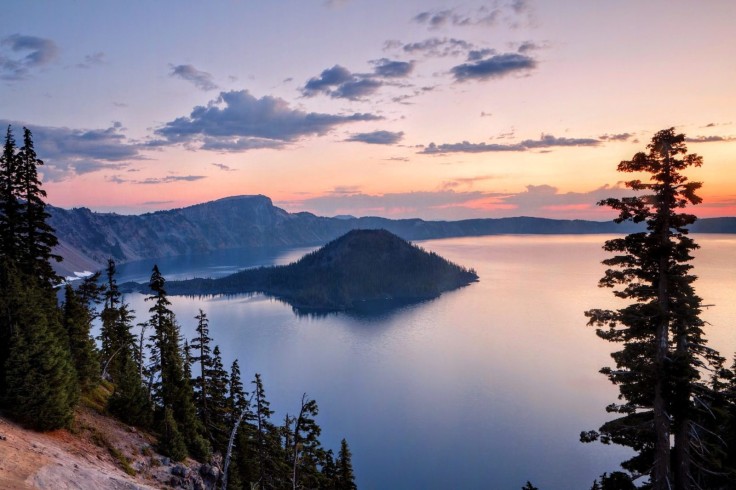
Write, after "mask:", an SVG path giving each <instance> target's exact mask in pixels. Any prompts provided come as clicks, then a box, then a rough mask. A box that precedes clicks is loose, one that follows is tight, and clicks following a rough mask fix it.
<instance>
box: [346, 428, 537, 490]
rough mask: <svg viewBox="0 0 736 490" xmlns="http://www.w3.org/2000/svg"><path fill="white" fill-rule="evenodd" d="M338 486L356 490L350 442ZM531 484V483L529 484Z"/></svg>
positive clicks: (347, 489)
mask: <svg viewBox="0 0 736 490" xmlns="http://www.w3.org/2000/svg"><path fill="white" fill-rule="evenodd" d="M336 465H337V485H336V486H335V488H336V490H355V489H356V488H358V487H357V486H356V485H355V473H354V472H353V455H352V453H351V452H350V448H349V447H348V441H346V440H345V439H343V440H342V441H340V452H339V453H338V455H337V463H336ZM527 484H529V482H527Z"/></svg>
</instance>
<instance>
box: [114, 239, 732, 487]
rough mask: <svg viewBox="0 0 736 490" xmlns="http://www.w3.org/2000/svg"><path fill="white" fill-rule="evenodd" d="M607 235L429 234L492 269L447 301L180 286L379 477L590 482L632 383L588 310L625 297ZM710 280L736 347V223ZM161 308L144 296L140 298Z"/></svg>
mask: <svg viewBox="0 0 736 490" xmlns="http://www.w3.org/2000/svg"><path fill="white" fill-rule="evenodd" d="M605 238H606V237H604V236H495V237H479V238H476V237H474V238H461V239H446V240H432V241H426V242H420V245H422V246H423V247H424V248H425V249H429V250H432V251H435V252H437V253H439V254H440V255H442V256H444V257H447V258H449V259H450V260H453V261H455V262H457V263H459V264H462V265H464V266H466V267H472V268H474V269H475V270H476V271H477V272H478V273H479V275H480V282H478V283H476V284H473V285H471V286H468V287H465V288H462V289H460V290H457V291H454V292H450V293H447V294H444V295H442V296H441V297H440V298H439V299H437V300H434V301H429V302H426V303H421V304H416V305H411V306H407V307H404V308H402V309H399V310H395V311H391V312H383V313H379V314H376V315H374V316H360V317H356V316H350V315H347V314H342V313H341V314H334V315H328V316H325V317H309V316H298V315H296V314H295V313H294V312H293V311H292V309H291V307H290V306H288V305H286V304H283V303H281V302H278V301H275V300H272V299H269V298H267V297H264V296H261V295H256V296H251V297H235V298H232V297H230V298H221V297H220V298H197V299H193V298H179V297H173V298H171V300H172V303H173V310H174V311H175V313H176V315H177V318H178V321H179V323H180V324H181V326H182V332H183V334H184V335H185V336H187V337H188V338H191V337H192V336H193V332H194V326H195V323H196V321H195V320H194V316H195V315H196V314H197V311H198V309H199V308H202V309H203V310H204V311H205V312H206V313H207V315H208V317H209V318H210V331H211V335H212V336H213V337H214V338H215V342H216V343H218V344H219V345H220V348H221V350H222V353H223V357H224V360H225V362H226V363H227V365H228V366H229V364H230V362H232V360H233V359H235V358H238V359H239V360H240V365H241V369H242V372H243V377H244V381H245V379H247V378H249V377H250V378H252V375H253V374H254V373H255V372H259V373H261V374H262V376H263V379H264V382H265V386H266V390H267V396H268V397H269V399H270V400H271V402H272V408H275V409H276V410H277V414H276V415H275V421H276V422H277V423H278V421H280V420H282V419H283V414H284V413H285V412H290V413H294V412H295V411H296V410H297V409H298V403H299V400H300V397H301V394H302V393H303V392H306V393H307V394H308V395H309V396H311V397H313V398H315V399H316V400H317V402H318V404H319V407H320V414H319V417H318V422H319V423H320V425H321V427H322V429H323V433H322V437H321V440H322V442H323V444H324V445H325V446H327V447H329V448H332V449H333V450H337V449H338V447H339V441H340V439H341V438H342V437H345V438H347V440H348V442H349V444H350V447H351V449H352V452H353V464H354V466H355V470H356V474H357V480H358V484H359V487H360V488H363V489H393V488H398V489H403V488H406V489H417V488H423V489H431V488H437V489H440V488H442V489H445V488H452V489H460V488H462V489H518V488H521V486H522V485H524V483H525V482H526V481H527V480H530V481H532V482H533V483H534V484H535V485H536V486H538V487H540V488H542V489H544V490H555V489H559V490H563V489H565V490H566V489H575V488H586V489H587V488H590V485H591V483H592V481H593V479H594V478H596V477H597V476H598V475H600V474H601V473H603V472H604V471H609V472H610V471H612V470H616V469H617V466H618V462H620V461H621V460H622V459H624V458H625V457H626V454H627V452H626V451H625V450H624V449H623V448H619V447H615V446H614V447H607V446H602V445H600V444H585V445H584V444H581V443H580V442H578V436H579V433H580V431H581V430H587V429H595V428H598V426H600V424H601V423H603V422H604V421H605V420H606V419H607V414H606V413H605V411H604V407H605V406H606V405H607V404H609V403H611V402H613V401H614V400H615V397H616V394H617V391H616V389H615V387H613V386H612V385H610V384H609V383H608V382H607V381H606V380H605V378H604V377H603V376H602V375H600V374H598V369H599V368H601V367H602V366H604V365H609V364H610V363H609V357H608V353H609V352H610V349H611V348H610V346H609V345H608V344H607V343H606V342H604V341H602V340H600V339H598V338H597V337H596V336H595V334H594V332H593V331H592V329H590V328H587V327H586V326H585V318H584V316H583V312H584V311H585V310H586V309H589V308H593V307H616V306H617V304H616V303H615V300H614V298H613V297H612V295H611V293H610V291H608V290H601V289H599V288H597V287H596V284H597V281H598V278H599V277H600V276H601V275H602V273H603V266H602V265H600V261H601V260H602V259H603V258H604V257H605V253H604V252H603V251H602V250H601V245H602V243H603V241H604V240H605ZM696 239H697V241H698V242H699V243H700V244H701V245H702V247H703V248H702V250H701V251H700V253H699V256H698V259H697V261H696V262H695V266H696V272H697V274H698V275H699V276H700V278H701V279H700V280H699V281H698V292H699V294H700V295H701V296H702V297H703V298H704V300H705V303H706V304H715V305H716V306H714V307H711V308H709V309H708V310H707V311H706V312H705V314H704V316H705V319H706V320H708V321H709V322H710V323H711V324H712V326H711V327H710V329H709V333H708V336H709V338H710V339H711V341H712V345H713V346H714V347H716V348H718V349H720V350H721V353H722V354H724V355H726V356H727V357H731V356H732V355H733V352H734V348H735V347H736V336H735V335H734V330H733V329H732V328H733V327H732V326H733V325H736V304H734V302H733V298H732V295H733V293H732V291H733V284H734V277H736V236H732V235H726V236H724V235H699V236H697V235H696ZM309 250H310V249H292V250H283V251H272V252H269V253H261V254H258V255H257V256H249V255H247V254H245V253H244V252H242V251H230V252H227V253H222V254H216V255H211V256H205V257H194V258H187V259H170V260H162V261H159V267H160V269H161V271H162V273H163V274H164V275H165V276H167V277H168V278H170V279H175V278H176V279H178V278H186V277H194V276H200V277H201V276H219V275H223V274H226V273H230V272H233V271H235V270H238V269H240V268H243V267H248V266H255V265H263V264H271V263H279V264H281V263H288V262H290V261H292V260H294V259H296V258H298V257H299V256H301V255H302V254H303V253H305V252H307V251H309ZM151 267H152V263H144V264H130V265H127V266H121V267H120V270H121V276H120V278H119V280H120V281H121V282H122V281H126V280H131V279H133V280H146V279H147V277H148V275H149V274H150V269H151ZM127 301H128V302H129V303H130V304H131V305H132V306H133V308H134V309H135V310H136V311H137V312H138V317H139V318H138V320H139V321H141V320H143V319H145V318H146V316H147V309H148V306H149V305H147V304H144V302H143V297H142V296H141V295H138V294H132V295H128V296H127Z"/></svg>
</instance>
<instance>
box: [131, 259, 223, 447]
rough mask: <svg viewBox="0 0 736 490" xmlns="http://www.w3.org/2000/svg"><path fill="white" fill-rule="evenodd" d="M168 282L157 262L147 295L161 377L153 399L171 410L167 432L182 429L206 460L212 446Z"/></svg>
mask: <svg viewBox="0 0 736 490" xmlns="http://www.w3.org/2000/svg"><path fill="white" fill-rule="evenodd" d="M165 283H166V280H165V279H164V277H163V275H162V274H161V272H160V271H159V269H158V266H157V265H154V266H153V271H152V273H151V280H150V282H149V287H150V289H151V291H152V294H151V296H149V297H147V298H146V301H151V302H153V305H152V306H151V308H150V309H149V312H150V313H151V318H150V320H149V324H150V325H151V327H152V328H153V334H152V336H151V341H152V348H153V350H154V355H152V356H151V358H152V359H154V360H155V361H156V364H154V365H153V366H152V367H151V368H152V371H153V375H154V377H157V378H158V381H157V382H156V383H155V385H154V387H155V389H154V395H155V396H154V400H155V401H156V403H157V404H158V405H159V407H160V408H161V409H162V410H163V413H164V414H167V410H170V411H171V415H172V417H171V420H169V418H168V417H166V418H164V421H165V422H166V423H165V424H164V427H163V431H164V433H171V434H174V433H175V432H176V431H179V432H180V433H181V434H182V436H183V438H184V442H185V444H186V447H187V449H188V451H189V453H190V454H191V455H192V456H193V457H195V458H197V459H199V460H205V459H207V458H208V457H209V454H210V446H209V444H208V443H207V441H206V440H205V439H204V437H203V435H202V434H203V427H202V425H201V423H200V422H199V419H198V418H197V415H196V408H195V406H194V401H193V396H194V393H193V391H192V387H191V384H190V382H189V379H186V377H185V376H184V360H183V358H182V352H181V346H180V334H179V326H178V325H177V323H176V318H175V316H174V312H173V311H171V309H170V308H169V306H170V305H171V302H170V301H169V299H168V297H167V294H166V289H165ZM172 422H173V424H176V426H174V425H173V424H172ZM175 439H176V438H172V439H168V440H169V441H174V440H175ZM162 449H163V450H165V451H167V452H168V453H169V455H171V456H172V457H174V455H175V454H177V455H178V454H179V453H178V452H176V451H175V449H176V447H174V446H171V447H166V446H164V447H163V448H162Z"/></svg>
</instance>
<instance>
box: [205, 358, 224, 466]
mask: <svg viewBox="0 0 736 490" xmlns="http://www.w3.org/2000/svg"><path fill="white" fill-rule="evenodd" d="M207 378H208V384H209V386H210V390H209V391H208V396H209V400H208V402H207V408H208V410H209V417H208V419H209V424H210V425H209V426H208V427H206V429H207V432H208V433H209V435H210V442H211V443H212V445H213V447H215V448H216V449H217V450H219V451H220V452H222V451H224V450H225V448H226V446H227V439H228V436H229V431H228V427H227V419H228V416H229V404H228V391H229V387H228V381H229V380H228V378H229V376H228V373H227V371H225V369H224V367H223V365H222V356H221V355H220V347H219V346H217V345H216V346H215V349H214V350H213V351H212V368H211V369H210V371H209V373H207Z"/></svg>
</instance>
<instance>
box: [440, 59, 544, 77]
mask: <svg viewBox="0 0 736 490" xmlns="http://www.w3.org/2000/svg"><path fill="white" fill-rule="evenodd" d="M536 67H537V62H536V60H534V58H531V57H529V56H526V55H524V54H521V53H504V54H496V55H492V56H490V57H488V58H484V59H477V60H475V61H470V62H467V63H463V64H461V65H457V66H454V67H453V68H452V69H451V70H450V73H452V75H453V77H454V78H455V81H456V82H466V81H468V80H488V79H491V78H501V77H504V76H506V75H510V74H512V73H517V72H529V71H531V70H533V69H534V68H536Z"/></svg>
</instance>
